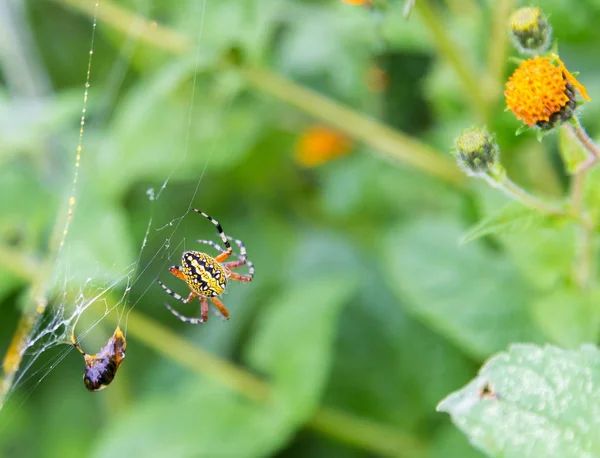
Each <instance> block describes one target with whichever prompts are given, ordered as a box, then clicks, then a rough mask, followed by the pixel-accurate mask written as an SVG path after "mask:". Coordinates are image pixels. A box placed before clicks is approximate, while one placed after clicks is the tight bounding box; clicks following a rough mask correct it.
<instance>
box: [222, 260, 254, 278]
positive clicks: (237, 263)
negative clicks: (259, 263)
mask: <svg viewBox="0 0 600 458" xmlns="http://www.w3.org/2000/svg"><path fill="white" fill-rule="evenodd" d="M243 265H247V266H248V274H247V275H242V274H238V273H235V272H231V271H230V272H229V275H228V277H229V278H231V279H232V280H237V281H242V282H250V281H252V279H253V278H254V264H253V263H252V261H249V260H248V259H240V260H239V261H232V262H227V263H225V267H227V268H228V269H235V268H237V267H242V266H243Z"/></svg>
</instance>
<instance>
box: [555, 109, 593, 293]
mask: <svg viewBox="0 0 600 458" xmlns="http://www.w3.org/2000/svg"><path fill="white" fill-rule="evenodd" d="M564 126H565V127H566V128H567V129H568V130H569V131H570V132H571V134H572V136H573V138H574V139H575V140H577V141H578V142H579V144H580V145H581V146H582V147H583V148H584V150H585V151H586V152H587V154H588V158H587V160H586V161H585V162H584V163H583V164H581V165H580V166H579V168H578V169H577V171H576V173H575V174H574V175H573V179H572V185H571V208H572V210H573V212H575V213H576V214H577V215H580V217H582V218H583V217H585V215H584V213H585V206H584V200H583V199H584V188H585V180H586V178H587V176H588V172H589V171H590V170H591V169H592V168H593V167H594V166H595V165H596V164H597V163H598V160H599V159H600V149H599V148H598V146H597V145H596V144H595V143H594V141H593V140H592V139H591V138H590V136H589V135H588V134H587V132H586V131H585V130H584V129H583V127H582V126H581V123H580V122H579V120H578V119H577V118H574V119H573V123H565V124H564ZM594 226H595V225H594V224H592V225H591V226H590V227H580V228H579V229H578V232H577V244H576V247H575V250H576V251H575V259H574V262H573V278H574V280H575V283H576V284H577V286H578V287H579V288H581V289H586V288H588V287H589V286H590V283H591V281H592V279H593V277H594V271H595V268H596V267H595V256H594V253H595V251H596V244H595V240H594V231H595V227H594Z"/></svg>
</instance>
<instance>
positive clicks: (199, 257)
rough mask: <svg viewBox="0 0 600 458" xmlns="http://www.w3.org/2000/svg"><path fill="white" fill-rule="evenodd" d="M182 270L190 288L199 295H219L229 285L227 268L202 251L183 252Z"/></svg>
mask: <svg viewBox="0 0 600 458" xmlns="http://www.w3.org/2000/svg"><path fill="white" fill-rule="evenodd" d="M181 272H182V273H183V275H184V276H185V281H186V283H187V284H188V286H189V287H190V290H192V291H193V292H194V293H196V294H198V295H199V296H205V297H211V296H218V295H219V294H221V293H222V292H223V291H224V290H225V287H226V286H227V276H226V275H225V269H223V267H222V266H221V264H220V263H219V262H218V261H217V260H216V259H215V258H213V257H212V256H209V255H207V254H206V253H201V252H200V251H185V252H184V253H183V256H182V257H181Z"/></svg>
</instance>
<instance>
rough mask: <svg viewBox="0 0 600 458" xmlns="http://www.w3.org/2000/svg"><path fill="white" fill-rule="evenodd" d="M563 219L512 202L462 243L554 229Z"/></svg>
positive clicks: (471, 232)
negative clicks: (498, 235)
mask: <svg viewBox="0 0 600 458" xmlns="http://www.w3.org/2000/svg"><path fill="white" fill-rule="evenodd" d="M562 221H563V219H562V218H558V217H556V216H552V215H545V214H542V213H540V212H539V210H535V209H532V208H529V207H525V206H524V205H523V204H521V203H519V202H511V203H509V204H508V205H506V206H505V207H504V208H502V209H501V210H500V211H499V212H498V213H496V214H494V215H492V216H489V217H487V218H486V219H484V220H483V221H481V222H479V223H478V224H477V225H475V226H474V227H472V228H471V229H469V230H468V231H467V233H466V234H465V235H464V236H463V237H462V240H461V242H462V243H469V242H472V241H473V240H477V239H478V238H480V237H484V236H486V235H491V234H513V233H515V232H527V231H530V230H531V229H534V228H539V227H545V228H547V227H552V226H554V225H556V224H557V223H560V222H562Z"/></svg>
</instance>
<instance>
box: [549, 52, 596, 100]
mask: <svg viewBox="0 0 600 458" xmlns="http://www.w3.org/2000/svg"><path fill="white" fill-rule="evenodd" d="M552 57H554V59H555V60H556V62H558V66H559V67H560V69H561V70H562V71H563V73H564V74H565V76H566V77H567V81H568V82H569V83H571V84H572V85H573V86H575V87H576V88H577V90H578V91H579V93H580V94H581V97H583V98H584V99H585V100H587V101H588V102H589V101H591V100H592V99H590V96H589V95H588V93H587V90H586V89H585V87H584V86H583V84H581V83H580V82H579V81H577V79H575V77H574V76H573V75H572V74H571V72H569V70H567V67H565V64H564V63H563V61H562V60H560V58H559V57H558V55H557V54H552Z"/></svg>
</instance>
